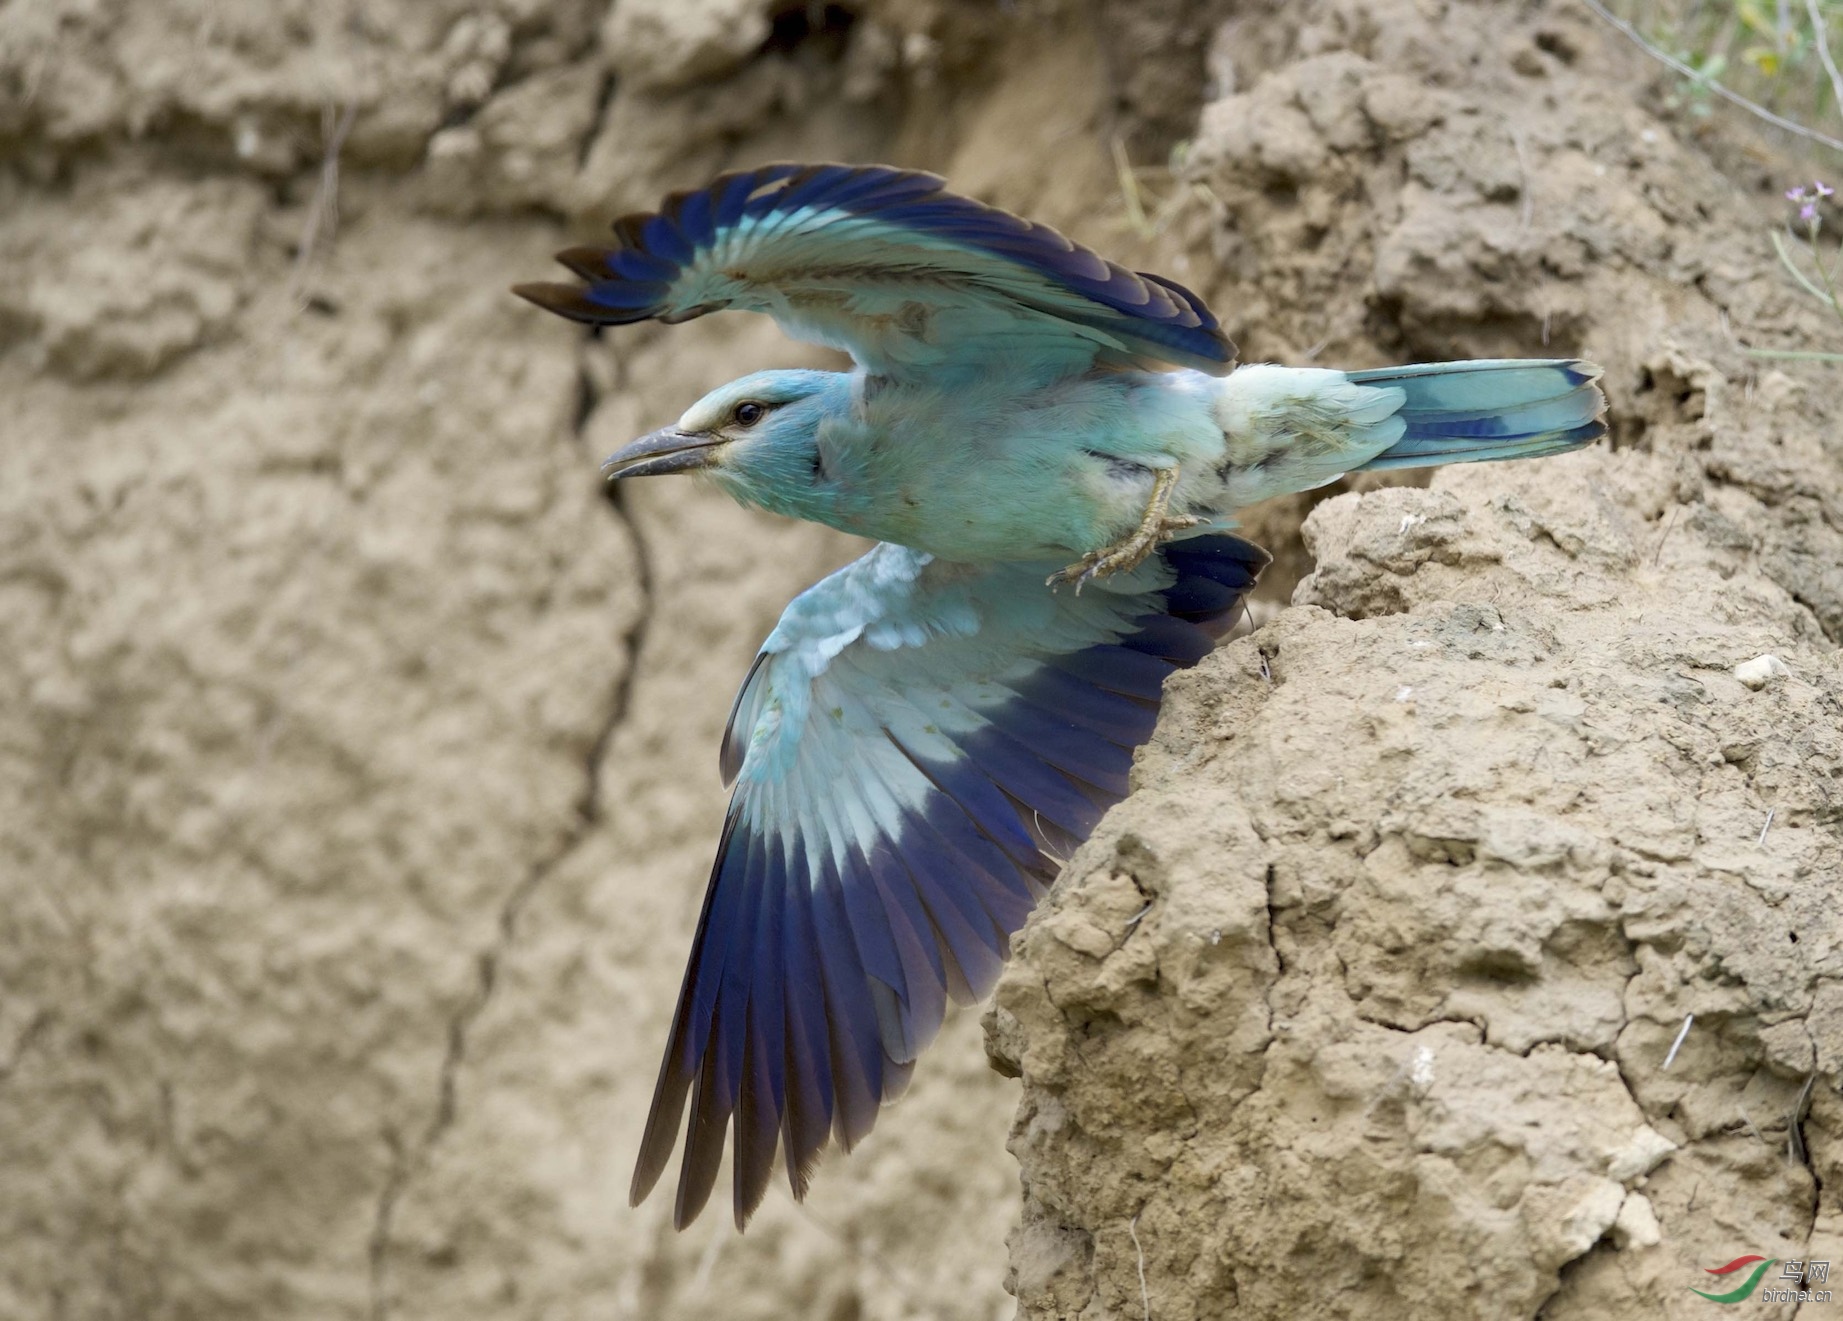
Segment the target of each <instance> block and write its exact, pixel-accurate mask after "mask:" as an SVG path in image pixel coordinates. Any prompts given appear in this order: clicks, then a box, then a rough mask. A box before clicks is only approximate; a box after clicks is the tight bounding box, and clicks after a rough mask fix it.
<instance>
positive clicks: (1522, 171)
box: [1510, 130, 1548, 344]
mask: <svg viewBox="0 0 1843 1321" xmlns="http://www.w3.org/2000/svg"><path fill="white" fill-rule="evenodd" d="M1510 145H1511V146H1513V147H1515V148H1516V149H1517V180H1518V182H1517V193H1518V196H1519V198H1520V205H1519V206H1518V208H1517V236H1518V237H1519V238H1522V237H1526V236H1527V235H1528V234H1529V226H1530V221H1532V220H1533V219H1535V214H1536V202H1535V199H1534V198H1532V197H1531V196H1530V195H1529V157H1528V154H1527V153H1526V152H1525V151H1524V150H1523V135H1522V134H1521V133H1519V132H1516V131H1515V130H1512V132H1511V134H1510ZM1542 329H1543V334H1544V338H1543V341H1542V342H1543V343H1544V344H1546V343H1548V339H1547V333H1548V318H1547V317H1546V316H1545V317H1544V318H1543V323H1542Z"/></svg>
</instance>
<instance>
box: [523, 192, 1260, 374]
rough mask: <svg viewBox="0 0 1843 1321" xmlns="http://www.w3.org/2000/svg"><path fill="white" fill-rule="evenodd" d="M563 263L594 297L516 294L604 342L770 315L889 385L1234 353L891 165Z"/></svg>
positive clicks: (982, 210) (1136, 293) (1077, 262)
mask: <svg viewBox="0 0 1843 1321" xmlns="http://www.w3.org/2000/svg"><path fill="white" fill-rule="evenodd" d="M614 232H615V236H616V238H617V240H618V242H617V243H616V245H615V246H614V247H611V248H590V247H583V248H570V249H568V250H567V251H564V252H560V253H558V254H557V260H558V261H560V262H562V263H563V264H564V265H565V266H567V267H569V268H570V270H571V271H573V272H575V273H576V274H577V275H579V276H581V277H582V279H583V280H584V281H585V282H586V283H585V284H583V285H572V284H525V285H519V286H518V287H517V288H516V289H515V290H514V292H515V293H518V294H520V295H521V296H523V297H525V298H528V299H530V300H531V301H532V302H534V303H536V304H538V305H539V306H540V307H545V308H548V309H549V310H551V311H553V312H557V313H560V314H561V315H563V316H566V317H571V318H573V319H575V320H578V321H586V322H590V323H593V324H622V323H627V322H634V321H646V320H659V321H668V322H676V321H685V320H689V319H690V318H692V317H696V316H702V315H703V314H704V313H706V312H715V311H719V310H721V309H723V308H739V309H742V310H744V311H753V312H767V313H768V314H770V315H771V316H773V317H774V318H775V320H777V321H778V322H780V324H781V326H782V328H783V329H784V330H786V331H787V333H788V334H790V335H793V336H795V337H796V338H800V339H806V340H811V341H813V342H815V343H819V344H824V345H828V346H830V347H832V348H839V349H844V350H846V351H848V352H849V353H850V354H851V355H852V357H854V358H855V359H856V360H857V361H858V362H859V363H860V364H862V365H863V366H864V367H865V368H866V369H867V370H869V371H871V372H874V373H876V374H877V375H881V376H901V375H904V374H910V375H913V374H918V373H924V372H926V373H932V374H934V375H935V376H936V378H937V379H938V377H939V375H940V374H941V373H948V374H951V373H953V372H954V371H955V370H956V369H959V370H964V371H968V372H977V371H984V370H988V369H990V368H991V366H992V365H993V364H994V362H998V361H1002V362H1004V363H1006V364H1007V370H1016V368H1017V365H1018V364H1019V363H1020V362H1024V363H1028V364H1030V365H1031V366H1032V367H1033V368H1035V369H1036V370H1039V371H1050V372H1057V373H1063V372H1075V371H1080V370H1083V369H1085V368H1086V367H1088V366H1089V365H1091V364H1093V363H1096V362H1100V363H1104V364H1109V365H1114V364H1119V365H1126V364H1138V363H1143V362H1147V361H1157V362H1169V363H1173V364H1175V365H1178V366H1186V367H1197V368H1200V369H1202V370H1204V371H1209V372H1218V373H1220V372H1225V371H1227V370H1228V369H1229V368H1230V367H1231V366H1232V365H1233V364H1234V359H1235V346H1234V345H1233V344H1232V343H1230V342H1229V339H1228V337H1227V336H1226V335H1224V334H1223V333H1222V328H1221V327H1220V326H1219V325H1218V324H1217V322H1216V318H1215V317H1214V316H1213V315H1211V313H1210V310H1209V309H1208V308H1207V307H1205V306H1204V305H1203V301H1202V300H1201V299H1200V298H1198V297H1197V296H1196V295H1195V294H1193V293H1191V292H1190V291H1189V290H1188V289H1185V288H1183V287H1182V286H1180V285H1176V284H1173V283H1172V282H1170V281H1169V280H1165V279H1161V278H1160V277H1158V276H1156V275H1142V274H1138V273H1135V272H1133V271H1129V270H1126V269H1125V268H1124V267H1120V266H1116V265H1114V264H1113V263H1112V262H1109V261H1105V260H1103V259H1102V258H1100V257H1098V256H1096V255H1095V254H1094V253H1092V252H1090V251H1089V250H1088V249H1086V248H1083V247H1079V246H1077V245H1076V244H1074V243H1071V242H1070V241H1069V240H1068V239H1066V238H1064V237H1063V236H1062V235H1060V234H1058V233H1057V232H1056V231H1055V230H1053V229H1049V228H1047V227H1046V226H1043V225H1036V224H1032V223H1031V222H1029V221H1027V220H1022V219H1020V218H1018V217H1017V216H1014V215H1012V214H1010V213H1009V212H1006V211H1000V210H998V209H996V208H994V207H989V206H986V205H984V204H983V203H980V202H975V201H972V200H971V199H970V198H965V197H960V196H958V195H956V194H954V193H950V192H948V191H946V189H945V188H944V187H943V180H942V179H941V178H939V177H938V176H937V175H932V174H921V173H917V172H914V171H910V170H898V169H893V168H891V167H889V166H885V165H867V166H855V165H793V164H781V165H766V166H763V167H762V168H760V169H756V170H743V171H738V172H736V173H733V174H725V175H722V176H720V177H719V178H718V179H717V180H716V181H715V182H713V183H712V184H710V185H709V186H708V187H705V188H700V189H697V190H695V191H692V192H684V193H674V194H673V195H672V196H671V197H669V198H667V199H666V202H665V204H664V206H663V207H661V209H660V210H658V211H657V212H651V213H646V214H641V215H632V216H627V217H625V218H623V219H621V220H617V221H616V222H615V224H614Z"/></svg>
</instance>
